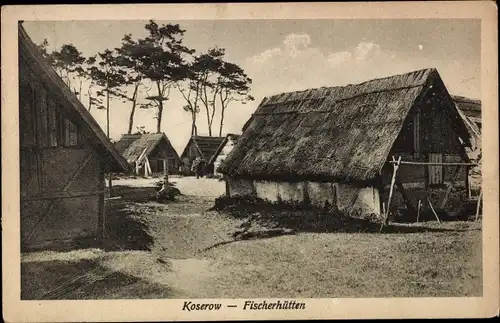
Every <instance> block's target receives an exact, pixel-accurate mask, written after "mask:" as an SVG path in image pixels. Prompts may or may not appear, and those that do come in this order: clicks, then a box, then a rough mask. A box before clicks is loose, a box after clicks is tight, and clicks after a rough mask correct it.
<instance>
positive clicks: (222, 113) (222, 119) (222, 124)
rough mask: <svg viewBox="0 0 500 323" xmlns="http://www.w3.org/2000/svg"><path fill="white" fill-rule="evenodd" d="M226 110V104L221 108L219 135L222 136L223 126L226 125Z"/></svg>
mask: <svg viewBox="0 0 500 323" xmlns="http://www.w3.org/2000/svg"><path fill="white" fill-rule="evenodd" d="M225 110H226V107H225V106H224V104H223V105H222V107H221V110H220V128H219V137H222V128H223V127H224V111H225Z"/></svg>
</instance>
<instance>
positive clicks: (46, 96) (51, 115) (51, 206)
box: [18, 25, 128, 250]
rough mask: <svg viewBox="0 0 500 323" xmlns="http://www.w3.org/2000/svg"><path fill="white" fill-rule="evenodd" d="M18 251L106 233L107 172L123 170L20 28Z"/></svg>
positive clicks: (91, 120)
mask: <svg viewBox="0 0 500 323" xmlns="http://www.w3.org/2000/svg"><path fill="white" fill-rule="evenodd" d="M18 40H19V139H20V175H21V176H20V177H21V182H20V184H21V201H20V202H21V248H22V250H27V249H37V248H45V247H61V246H63V245H65V246H71V245H74V244H76V243H79V242H81V241H82V240H88V239H90V240H94V239H100V238H102V236H103V234H104V232H105V218H104V197H105V182H104V174H105V172H124V171H126V169H127V167H128V165H127V162H126V161H125V159H123V157H121V156H120V154H119V153H118V152H117V151H116V150H115V148H114V147H113V145H112V144H111V142H110V141H109V140H108V138H107V137H106V135H105V134H104V133H103V132H102V130H101V128H100V127H99V125H98V124H97V122H96V121H95V120H94V118H93V117H92V116H91V114H90V113H89V112H88V111H87V110H86V109H85V107H84V106H83V105H82V104H81V103H80V101H78V98H77V97H76V96H75V95H74V94H73V92H72V91H71V90H70V89H69V88H68V86H66V84H65V83H64V82H63V81H62V80H61V78H60V77H59V76H58V75H57V73H56V72H55V71H54V70H53V69H52V67H51V66H50V65H49V64H48V63H47V62H46V61H45V60H44V58H43V57H42V55H41V53H40V52H39V51H38V48H37V47H36V45H35V44H34V43H33V42H32V41H31V39H30V38H29V36H28V35H27V34H26V31H25V30H24V28H23V27H22V25H19V37H18Z"/></svg>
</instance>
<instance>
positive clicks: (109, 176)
mask: <svg viewBox="0 0 500 323" xmlns="http://www.w3.org/2000/svg"><path fill="white" fill-rule="evenodd" d="M112 176H113V174H111V173H109V174H108V186H109V197H113V183H112V181H111V177H112Z"/></svg>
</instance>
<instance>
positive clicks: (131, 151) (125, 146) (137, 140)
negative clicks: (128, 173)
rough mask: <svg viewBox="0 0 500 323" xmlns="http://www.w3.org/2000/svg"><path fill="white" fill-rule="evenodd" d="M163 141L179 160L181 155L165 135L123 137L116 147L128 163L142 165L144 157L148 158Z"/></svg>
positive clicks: (151, 134) (150, 134) (149, 134)
mask: <svg viewBox="0 0 500 323" xmlns="http://www.w3.org/2000/svg"><path fill="white" fill-rule="evenodd" d="M162 140H165V142H166V143H167V145H168V146H169V147H170V149H171V151H172V152H173V153H174V156H175V157H176V158H177V159H179V155H177V152H176V151H175V149H174V147H173V146H172V144H171V143H170V141H169V140H168V138H167V136H166V135H165V134H164V133H147V134H133V135H132V134H131V135H129V134H126V135H122V137H121V138H120V140H118V142H117V143H116V144H115V147H116V149H117V150H118V151H119V152H120V153H121V154H122V156H123V157H124V158H125V159H126V160H127V162H129V163H134V162H139V163H140V162H141V161H142V159H143V158H144V156H148V155H149V154H150V153H151V152H152V151H153V150H154V149H155V148H156V147H157V146H158V144H159V143H160V142H161V141H162ZM179 160H180V159H179Z"/></svg>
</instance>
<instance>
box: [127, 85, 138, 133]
mask: <svg viewBox="0 0 500 323" xmlns="http://www.w3.org/2000/svg"><path fill="white" fill-rule="evenodd" d="M138 90H139V84H136V85H135V88H134V94H133V95H132V110H131V111H130V116H129V119H128V134H129V135H130V134H131V133H132V128H133V127H134V115H135V107H136V105H137V91H138Z"/></svg>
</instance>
